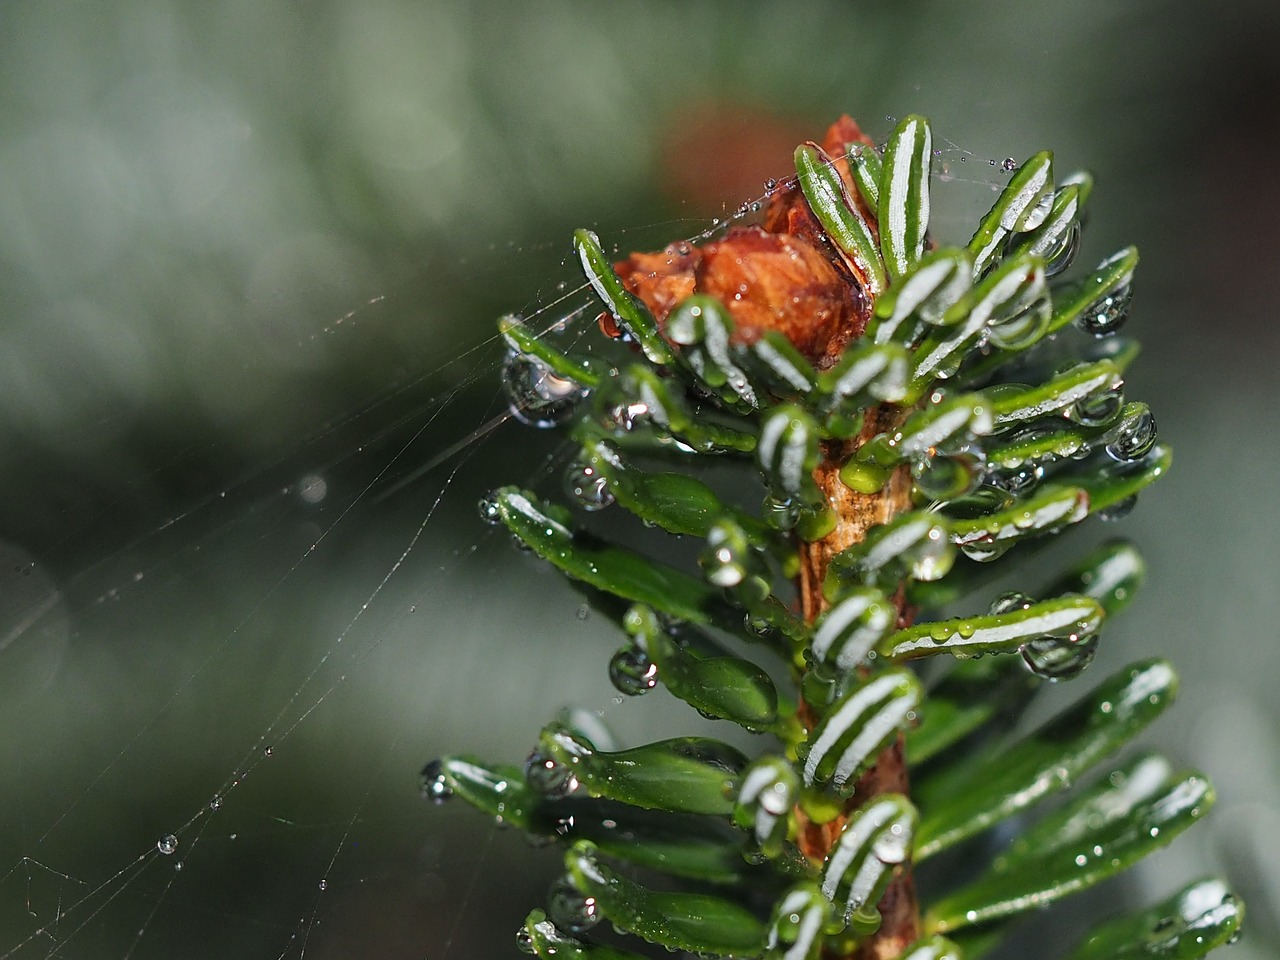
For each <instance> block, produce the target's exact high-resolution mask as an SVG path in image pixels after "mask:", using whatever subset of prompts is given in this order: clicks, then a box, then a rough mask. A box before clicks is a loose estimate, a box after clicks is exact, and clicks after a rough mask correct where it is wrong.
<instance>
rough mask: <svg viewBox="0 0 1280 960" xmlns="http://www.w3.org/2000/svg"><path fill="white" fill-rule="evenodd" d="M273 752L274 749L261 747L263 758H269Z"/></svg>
mask: <svg viewBox="0 0 1280 960" xmlns="http://www.w3.org/2000/svg"><path fill="white" fill-rule="evenodd" d="M274 752H275V748H274V747H263V748H262V755H263V756H264V757H269V756H271V754H272V753H274Z"/></svg>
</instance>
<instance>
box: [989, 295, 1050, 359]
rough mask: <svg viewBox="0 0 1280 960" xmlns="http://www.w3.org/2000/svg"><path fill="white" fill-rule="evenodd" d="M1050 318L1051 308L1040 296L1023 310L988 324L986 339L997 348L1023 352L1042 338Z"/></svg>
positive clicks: (1047, 299) (1046, 298) (1045, 299)
mask: <svg viewBox="0 0 1280 960" xmlns="http://www.w3.org/2000/svg"><path fill="white" fill-rule="evenodd" d="M1052 316H1053V306H1052V304H1051V303H1050V301H1049V298H1048V297H1043V296H1042V297H1040V298H1039V299H1038V300H1036V301H1035V302H1034V303H1032V304H1031V305H1030V306H1028V307H1026V308H1025V309H1022V310H1019V311H1018V312H1017V313H1014V314H1011V315H1010V316H1008V317H1003V318H1000V319H998V320H995V321H993V322H992V323H990V324H989V325H988V326H987V331H986V332H987V339H988V340H990V342H991V343H992V344H993V345H995V346H997V347H1002V348H1004V349H1007V350H1023V349H1025V348H1026V347H1029V346H1030V345H1031V344H1033V343H1035V342H1036V341H1037V340H1039V339H1040V338H1041V337H1042V336H1044V332H1045V330H1047V329H1048V327H1049V320H1050V319H1051V318H1052Z"/></svg>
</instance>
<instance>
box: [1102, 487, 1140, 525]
mask: <svg viewBox="0 0 1280 960" xmlns="http://www.w3.org/2000/svg"><path fill="white" fill-rule="evenodd" d="M1137 505H1138V495H1137V494H1136V493H1135V494H1133V495H1132V496H1128V497H1125V498H1124V499H1123V500H1117V501H1116V502H1115V503H1113V504H1111V506H1109V507H1104V508H1103V509H1101V510H1099V511H1098V519H1099V520H1103V521H1106V522H1111V521H1113V520H1123V519H1124V518H1125V517H1127V516H1128V515H1129V514H1131V513H1133V508H1134V507H1136V506H1137Z"/></svg>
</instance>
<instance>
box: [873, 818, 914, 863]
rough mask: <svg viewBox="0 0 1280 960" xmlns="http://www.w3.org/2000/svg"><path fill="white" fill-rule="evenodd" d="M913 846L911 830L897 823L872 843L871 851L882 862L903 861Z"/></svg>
mask: <svg viewBox="0 0 1280 960" xmlns="http://www.w3.org/2000/svg"><path fill="white" fill-rule="evenodd" d="M910 847H911V831H910V830H907V829H906V828H905V827H903V826H902V824H900V823H895V824H894V825H893V826H891V827H890V828H889V829H888V830H886V831H885V832H884V833H882V834H880V836H878V837H876V839H875V840H874V841H873V842H872V844H871V852H872V853H873V854H875V857H876V859H877V860H879V861H880V862H881V863H902V862H903V861H904V860H906V859H907V853H908V852H909V850H910Z"/></svg>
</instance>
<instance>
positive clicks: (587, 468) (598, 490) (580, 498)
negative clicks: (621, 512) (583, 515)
mask: <svg viewBox="0 0 1280 960" xmlns="http://www.w3.org/2000/svg"><path fill="white" fill-rule="evenodd" d="M564 489H565V492H566V493H568V494H569V496H570V497H572V498H573V500H574V502H575V503H576V504H577V505H578V506H580V507H581V508H582V509H583V510H591V511H595V510H603V509H604V508H605V507H607V506H609V505H610V504H611V503H613V500H614V497H613V491H612V490H610V489H609V484H608V481H606V480H605V478H604V477H602V476H601V475H600V471H599V470H597V469H596V468H595V467H593V466H591V464H589V463H583V462H581V461H576V462H574V463H571V464H569V466H568V468H567V469H566V470H565V472H564Z"/></svg>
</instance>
